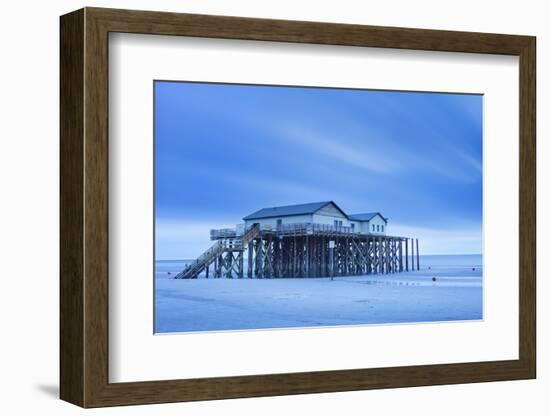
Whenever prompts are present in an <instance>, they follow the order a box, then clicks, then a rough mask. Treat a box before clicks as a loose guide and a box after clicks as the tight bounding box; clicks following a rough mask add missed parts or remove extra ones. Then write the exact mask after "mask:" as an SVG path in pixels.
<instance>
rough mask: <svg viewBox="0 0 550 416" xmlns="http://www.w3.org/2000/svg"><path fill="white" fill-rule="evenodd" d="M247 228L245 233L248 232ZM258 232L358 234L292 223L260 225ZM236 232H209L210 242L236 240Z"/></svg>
mask: <svg viewBox="0 0 550 416" xmlns="http://www.w3.org/2000/svg"><path fill="white" fill-rule="evenodd" d="M250 228H251V227H250ZM250 228H248V229H247V230H246V231H249V230H250ZM260 232H274V233H277V234H285V235H288V234H317V233H327V234H359V233H358V232H356V231H355V229H354V228H352V227H346V226H343V225H331V224H317V223H311V222H303V223H292V224H280V225H277V226H275V227H274V226H271V225H269V224H262V225H261V226H260ZM236 237H237V230H236V229H235V228H222V229H217V230H210V238H211V239H212V240H217V239H222V238H236Z"/></svg>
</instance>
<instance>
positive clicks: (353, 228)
mask: <svg viewBox="0 0 550 416" xmlns="http://www.w3.org/2000/svg"><path fill="white" fill-rule="evenodd" d="M353 230H355V224H351V231H352V232H353Z"/></svg>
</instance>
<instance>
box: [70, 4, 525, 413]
mask: <svg viewBox="0 0 550 416" xmlns="http://www.w3.org/2000/svg"><path fill="white" fill-rule="evenodd" d="M60 27H61V61H60V64H61V96H60V97H61V121H60V123H61V155H60V157H61V179H60V180H61V201H60V202H61V246H60V251H61V257H60V262H61V268H60V279H61V284H60V296H61V301H60V331H61V333H60V341H61V346H60V359H61V363H60V377H61V382H60V383H61V385H60V396H61V399H63V400H66V401H68V402H71V403H74V404H76V405H79V406H82V407H101V406H115V405H131V404H146V403H164V402H179V401H193V400H214V399H226V398H239V397H258V396H271V395H289V394H304V393H322V392H338V391H351V390H364V389H379V388H396V387H410V386H426V385H439V384H454V383H474V382H487V381H498V380H519V379H530V378H535V376H536V332H535V331H536V327H535V319H536V318H535V312H536V304H535V299H536V296H535V295H536V289H535V264H536V257H535V256H536V254H535V252H536V189H535V188H536V178H535V174H536V169H535V160H536V149H535V128H536V119H535V105H536V97H535V49H536V47H535V38H534V37H530V36H516V35H500V34H485V33H467V32H451V31H439V30H421V29H404V28H393V27H376V26H361V25H347V24H329V23H313V22H297V21H285V20H266V19H253V18H240V17H225V16H206V15H190V14H177V13H164V12H148V11H130V10H114V9H100V8H85V9H81V10H78V11H75V12H72V13H69V14H67V15H64V16H62V17H61V26H60ZM110 32H126V33H141V34H154V35H174V36H193V37H207V38H225V39H246V40H259V41H278V42H297V43H312V44H330V45H347V46H358V47H361V46H368V47H380V48H397V49H416V50H430V51H448V52H468V53H483V54H503V55H515V56H519V62H520V63H519V65H520V80H519V84H520V93H519V97H520V107H519V114H520V116H519V117H520V142H519V154H520V186H519V190H518V192H519V200H520V207H519V212H520V224H519V230H520V231H519V233H520V242H519V243H520V245H519V247H520V250H519V251H520V252H519V261H520V269H519V311H520V313H519V359H518V360H509V361H491V362H472V363H460V364H444V365H418V366H406V367H390V368H367V369H355V370H339V371H322V372H306V373H288V374H265V375H253V376H237V377H217V378H203V379H181V380H169V381H147V382H134V383H109V379H108V360H109V358H108V357H109V355H108V298H109V297H108V287H109V285H108V282H109V276H108V223H109V216H108V170H109V169H108V140H109V138H108V66H109V62H108V35H109V33H110Z"/></svg>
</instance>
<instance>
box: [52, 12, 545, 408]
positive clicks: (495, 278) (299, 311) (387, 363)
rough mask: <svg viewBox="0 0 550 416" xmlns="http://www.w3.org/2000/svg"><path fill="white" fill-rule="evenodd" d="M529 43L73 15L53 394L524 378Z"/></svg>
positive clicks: (529, 232) (530, 300)
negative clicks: (57, 391)
mask: <svg viewBox="0 0 550 416" xmlns="http://www.w3.org/2000/svg"><path fill="white" fill-rule="evenodd" d="M535 49H536V47H535V38H534V37H530V36H518V35H500V34H486V33H466V32H451V31H435V30H422V29H404V28H390V27H375V26H361V25H344V24H329V23H314V22H296V21H284V20H267V19H251V18H240V17H226V16H206V15H190V14H175V13H160V12H146V11H129V10H114V9H99V8H85V9H82V10H78V11H75V12H72V13H70V14H67V15H65V16H62V17H61V276H60V278H61V293H60V295H61V305H60V322H61V351H60V356H61V369H60V370H61V387H60V395H61V398H62V399H63V400H66V401H69V402H71V403H74V404H77V405H79V406H82V407H101V406H115V405H128V404H145V403H163V402H177V401H191V400H213V399H225V398H237V397H257V396H269V395H287V394H303V393H320V392H336V391H350V390H363V389H377V388H396V387H410V386H423V385H436V384H455V383H472V382H487V381H499V380H519V379H530V378H535V376H536V334H535V310H536V308H535V298H536V296H535V294H536V289H535V280H536V279H535V248H536V235H535V224H536V208H535V206H536V204H535V202H536V193H535V183H536V179H535V160H536V149H535V125H536V121H535V107H536V97H535Z"/></svg>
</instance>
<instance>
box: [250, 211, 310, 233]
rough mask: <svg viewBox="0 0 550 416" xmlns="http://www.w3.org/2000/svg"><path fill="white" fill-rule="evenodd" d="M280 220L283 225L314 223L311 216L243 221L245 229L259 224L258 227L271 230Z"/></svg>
mask: <svg viewBox="0 0 550 416" xmlns="http://www.w3.org/2000/svg"><path fill="white" fill-rule="evenodd" d="M278 219H281V220H283V224H296V223H303V222H314V221H313V216H312V215H311V214H307V215H289V216H281V217H273V218H261V219H256V220H247V221H245V226H246V229H248V228H250V227H252V225H253V224H255V223H259V224H260V226H263V225H271V226H272V227H273V228H275V227H277V220H278Z"/></svg>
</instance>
